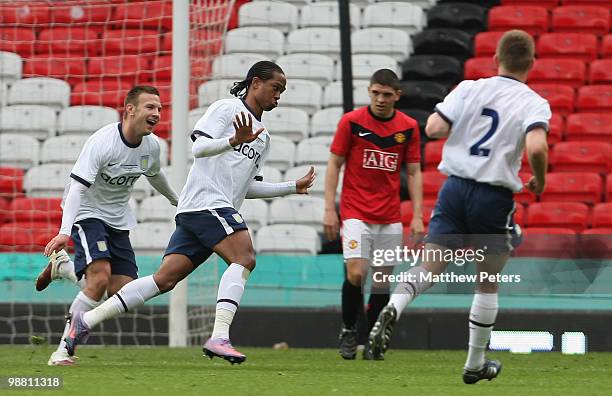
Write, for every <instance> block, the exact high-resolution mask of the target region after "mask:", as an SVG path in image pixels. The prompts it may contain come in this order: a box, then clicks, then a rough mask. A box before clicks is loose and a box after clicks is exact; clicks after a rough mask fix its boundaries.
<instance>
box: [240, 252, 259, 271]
mask: <svg viewBox="0 0 612 396" xmlns="http://www.w3.org/2000/svg"><path fill="white" fill-rule="evenodd" d="M237 263H238V264H240V265H242V266H243V267H244V268H246V269H248V270H249V271H251V272H253V270H254V269H255V265H256V260H255V252H251V253H250V254H246V255H245V256H243V257H242V258H241V259H240V260H239V261H238V262H237Z"/></svg>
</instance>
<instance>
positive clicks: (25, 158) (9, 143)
mask: <svg viewBox="0 0 612 396" xmlns="http://www.w3.org/2000/svg"><path fill="white" fill-rule="evenodd" d="M39 146H40V144H39V143H38V140H36V138H34V137H32V136H28V135H25V134H16V133H0V166H3V167H17V168H24V169H28V168H31V167H32V166H36V165H38V161H39V153H40V147H39Z"/></svg>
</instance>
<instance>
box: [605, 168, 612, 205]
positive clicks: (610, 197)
mask: <svg viewBox="0 0 612 396" xmlns="http://www.w3.org/2000/svg"><path fill="white" fill-rule="evenodd" d="M606 201H608V202H612V173H609V174H608V176H607V177H606Z"/></svg>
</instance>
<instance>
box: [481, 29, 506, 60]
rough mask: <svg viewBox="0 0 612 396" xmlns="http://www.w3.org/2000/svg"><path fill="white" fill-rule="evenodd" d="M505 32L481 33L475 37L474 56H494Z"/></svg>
mask: <svg viewBox="0 0 612 396" xmlns="http://www.w3.org/2000/svg"><path fill="white" fill-rule="evenodd" d="M504 33H505V32H480V33H478V34H477V35H476V37H474V56H476V57H482V56H485V57H486V56H493V55H495V50H496V49H497V43H498V42H499V39H500V38H501V36H503V35H504Z"/></svg>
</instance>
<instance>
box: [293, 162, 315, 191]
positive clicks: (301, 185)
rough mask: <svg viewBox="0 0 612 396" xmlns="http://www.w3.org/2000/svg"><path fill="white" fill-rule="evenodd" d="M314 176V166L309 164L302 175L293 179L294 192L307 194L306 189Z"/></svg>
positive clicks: (311, 183)
mask: <svg viewBox="0 0 612 396" xmlns="http://www.w3.org/2000/svg"><path fill="white" fill-rule="evenodd" d="M316 176H317V173H316V172H315V168H314V167H313V166H311V167H310V169H308V172H307V173H306V175H304V177H302V178H300V179H298V180H296V181H295V192H296V193H297V194H308V189H309V188H310V187H312V185H313V184H314V181H315V177H316Z"/></svg>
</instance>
